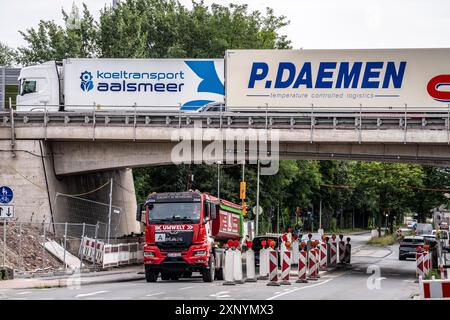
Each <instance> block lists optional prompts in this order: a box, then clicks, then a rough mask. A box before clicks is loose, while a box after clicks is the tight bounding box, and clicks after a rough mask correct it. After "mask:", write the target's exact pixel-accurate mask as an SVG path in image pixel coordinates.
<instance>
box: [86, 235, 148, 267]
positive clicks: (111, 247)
mask: <svg viewBox="0 0 450 320" xmlns="http://www.w3.org/2000/svg"><path fill="white" fill-rule="evenodd" d="M96 245H97V248H96ZM79 252H80V256H81V257H82V259H83V260H88V261H90V262H94V254H95V256H96V257H95V262H96V264H99V265H101V266H102V267H103V268H108V267H116V266H119V265H127V264H133V263H140V262H142V261H143V260H144V244H143V243H138V242H133V243H121V244H105V243H104V242H103V241H99V240H97V243H96V241H95V239H91V238H88V237H84V238H83V239H82V245H81V246H80V251H79Z"/></svg>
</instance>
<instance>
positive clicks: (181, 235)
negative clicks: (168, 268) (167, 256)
mask: <svg viewBox="0 0 450 320" xmlns="http://www.w3.org/2000/svg"><path fill="white" fill-rule="evenodd" d="M192 236H193V232H192V231H179V232H178V233H170V232H167V233H166V239H169V238H178V239H180V241H164V242H156V246H157V247H158V248H159V249H160V250H162V251H176V252H179V251H186V250H188V249H189V247H190V246H191V244H192Z"/></svg>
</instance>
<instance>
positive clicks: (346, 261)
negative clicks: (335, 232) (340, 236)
mask: <svg viewBox="0 0 450 320" xmlns="http://www.w3.org/2000/svg"><path fill="white" fill-rule="evenodd" d="M351 259H352V245H351V244H350V238H347V243H346V245H345V253H344V261H343V262H344V264H347V265H350V262H351Z"/></svg>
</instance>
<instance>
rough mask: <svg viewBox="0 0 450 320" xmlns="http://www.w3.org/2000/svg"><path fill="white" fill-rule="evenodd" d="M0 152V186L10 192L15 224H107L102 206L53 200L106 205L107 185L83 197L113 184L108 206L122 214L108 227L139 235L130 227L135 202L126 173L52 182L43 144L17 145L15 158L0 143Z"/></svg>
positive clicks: (50, 164) (133, 225)
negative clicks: (12, 194) (93, 202)
mask: <svg viewBox="0 0 450 320" xmlns="http://www.w3.org/2000/svg"><path fill="white" fill-rule="evenodd" d="M0 150H2V151H1V152H0V185H8V186H10V187H11V188H13V191H14V200H13V205H14V206H15V216H16V218H17V219H19V220H20V221H32V222H44V221H45V222H61V223H62V222H73V223H83V222H85V223H90V224H95V223H96V221H101V222H104V223H106V222H107V212H108V210H107V206H99V205H96V204H95V205H91V202H86V201H83V200H80V199H77V198H72V197H67V196H62V195H58V196H57V194H58V193H61V194H69V195H80V194H83V195H80V196H79V197H80V198H86V199H90V200H92V201H96V202H101V203H106V204H107V203H108V202H109V185H107V186H105V187H104V188H101V189H99V190H98V191H96V192H93V193H88V192H89V191H92V190H94V189H96V188H98V187H100V186H101V185H102V184H104V183H105V182H108V181H109V180H110V178H113V205H114V206H117V207H120V208H121V209H122V211H121V214H113V215H112V224H113V225H118V229H117V232H118V233H119V234H129V233H131V232H140V227H139V224H138V223H137V222H136V221H135V212H136V197H135V193H134V183H133V174H132V170H131V169H126V168H122V169H116V170H107V171H102V172H92V173H88V174H77V175H70V176H57V175H56V174H55V170H54V166H53V163H54V161H53V160H54V159H53V158H52V148H51V145H50V144H49V143H48V142H46V141H38V140H28V141H24V140H17V141H16V145H15V148H14V150H15V152H14V155H15V156H13V153H12V152H10V151H9V150H11V146H10V142H9V141H0ZM84 193H87V194H84ZM98 208H101V209H102V210H98ZM91 211H92V212H91ZM105 214H106V216H105Z"/></svg>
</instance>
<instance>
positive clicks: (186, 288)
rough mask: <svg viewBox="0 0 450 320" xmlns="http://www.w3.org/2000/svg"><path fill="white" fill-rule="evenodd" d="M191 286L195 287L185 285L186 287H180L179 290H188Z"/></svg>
mask: <svg viewBox="0 0 450 320" xmlns="http://www.w3.org/2000/svg"><path fill="white" fill-rule="evenodd" d="M191 288H193V287H184V288H180V289H178V290H180V291H181V290H186V289H191Z"/></svg>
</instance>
